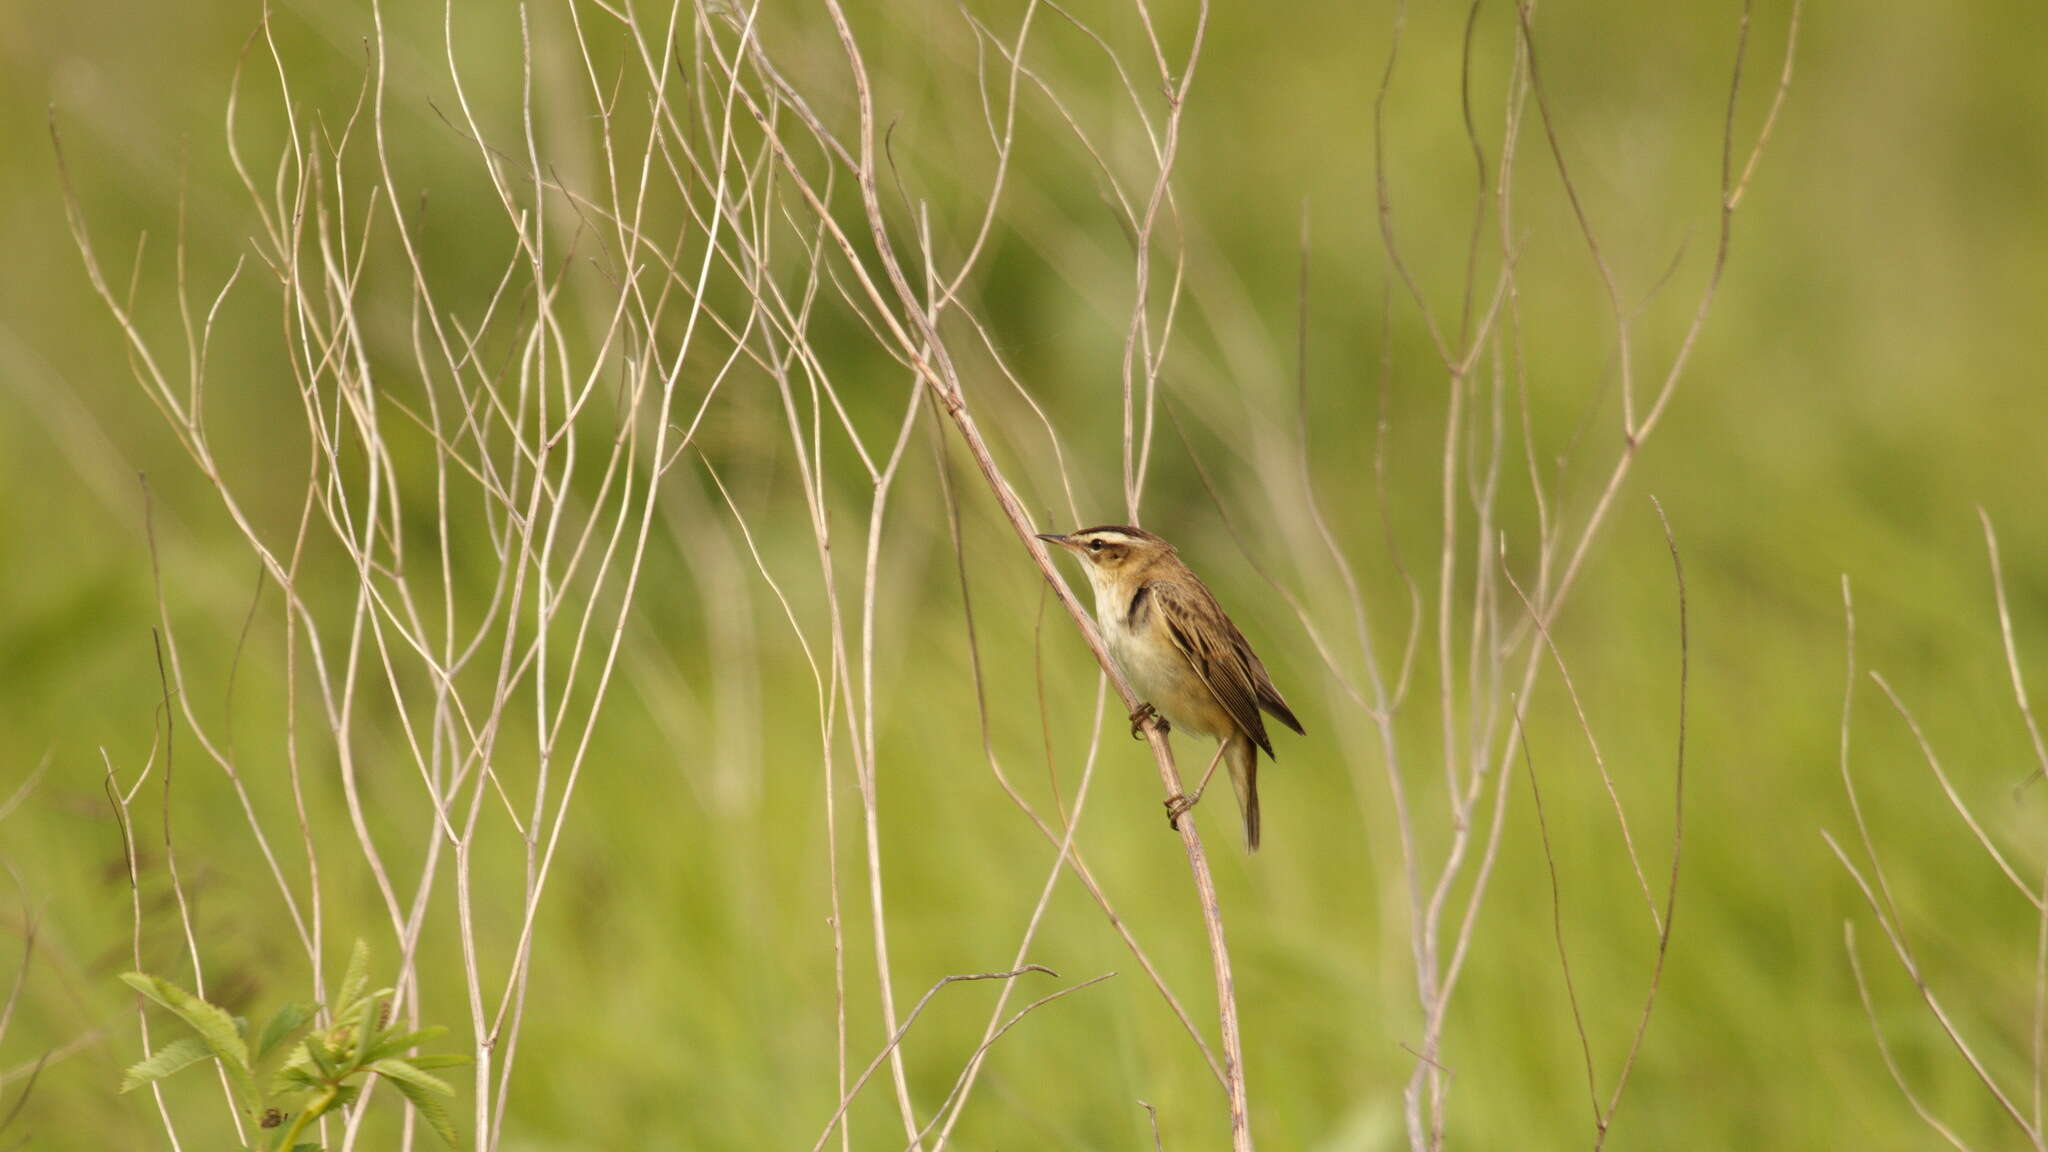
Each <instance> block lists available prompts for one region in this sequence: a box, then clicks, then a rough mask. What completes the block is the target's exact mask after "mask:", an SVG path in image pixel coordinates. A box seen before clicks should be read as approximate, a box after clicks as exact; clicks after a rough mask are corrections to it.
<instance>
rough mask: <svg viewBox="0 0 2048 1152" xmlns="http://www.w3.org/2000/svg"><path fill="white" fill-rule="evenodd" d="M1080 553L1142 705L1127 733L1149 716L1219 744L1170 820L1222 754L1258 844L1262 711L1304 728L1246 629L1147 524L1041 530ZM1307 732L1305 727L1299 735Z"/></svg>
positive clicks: (1116, 654) (1099, 612)
mask: <svg viewBox="0 0 2048 1152" xmlns="http://www.w3.org/2000/svg"><path fill="white" fill-rule="evenodd" d="M1038 538H1039V539H1040V540H1043V541H1045V542H1047V543H1048V544H1057V545H1059V546H1060V547H1062V548H1065V549H1066V550H1068V551H1069V552H1072V553H1073V554H1074V555H1076V556H1079V557H1080V558H1081V566H1082V568H1083V569H1085V570H1086V571H1087V573H1088V583H1089V584H1090V585H1092V586H1093V587H1094V589H1095V619H1096V622H1097V624H1098V625H1099V626H1100V627H1101V629H1102V638H1103V641H1104V642H1105V643H1106V644H1107V645H1108V647H1109V654H1110V656H1111V657H1112V658H1113V659H1115V661H1116V662H1117V667H1119V668H1121V669H1122V670H1123V674H1124V678H1125V679H1126V680H1129V681H1130V682H1131V687H1132V688H1133V689H1135V690H1136V691H1137V693H1138V695H1139V697H1141V698H1142V699H1144V700H1145V701H1146V703H1144V704H1142V705H1140V706H1139V708H1138V710H1137V711H1136V712H1134V713H1132V714H1131V733H1132V735H1136V734H1137V733H1138V726H1139V725H1140V724H1141V723H1143V721H1144V720H1145V719H1146V718H1148V717H1150V716H1155V715H1156V716H1161V717H1163V718H1164V719H1165V721H1166V723H1167V724H1168V725H1170V726H1171V727H1174V728H1181V729H1185V730H1186V731H1189V732H1193V733H1195V734H1197V735H1201V736H1208V737H1210V738H1212V739H1215V740H1218V741H1221V742H1222V746H1221V747H1219V748H1218V749H1217V750H1216V758H1215V759H1211V760H1210V761H1209V768H1208V771H1206V772H1204V773H1203V774H1202V782H1201V783H1200V784H1199V785H1197V786H1196V787H1195V794H1194V795H1193V796H1192V797H1189V796H1176V797H1174V798H1173V799H1172V800H1169V801H1167V802H1166V814H1167V821H1168V822H1169V823H1173V824H1175V825H1176V826H1178V822H1179V819H1180V814H1181V813H1183V812H1186V811H1187V810H1188V809H1190V808H1192V807H1194V806H1195V803H1196V801H1199V800H1200V799H1201V798H1202V792H1203V790H1204V789H1206V788H1207V787H1208V784H1209V777H1210V776H1211V775H1213V774H1214V773H1215V771H1216V763H1217V760H1219V759H1227V760H1229V761H1230V782H1231V784H1232V785H1233V786H1234V787H1235V788H1236V790H1237V805H1238V808H1239V809H1240V810H1241V811H1242V812H1243V813H1244V842H1245V848H1246V849H1247V850H1249V851H1253V852H1256V851H1258V848H1259V750H1260V749H1261V748H1263V749H1265V752H1266V755H1267V756H1272V755H1273V742H1272V741H1271V740H1269V739H1268V738H1267V737H1266V724H1265V720H1264V718H1263V717H1261V716H1260V715H1259V712H1260V710H1261V709H1264V710H1265V711H1266V712H1267V713H1268V714H1270V715H1271V716H1272V717H1273V718H1274V719H1276V720H1278V721H1280V722H1281V723H1282V724H1285V725H1287V726H1288V727H1289V728H1292V729H1294V730H1295V731H1296V732H1302V727H1301V721H1299V720H1296V719H1295V718H1294V712H1293V711H1292V710H1291V709H1289V708H1288V707H1287V701H1285V700H1282V699H1281V698H1280V690H1279V689H1277V688H1275V687H1273V681H1272V678H1271V677H1269V676H1267V675H1266V666H1265V665H1264V664H1261V663H1259V658H1258V656H1257V654H1255V653H1254V652H1253V651H1252V646H1251V644H1250V643H1249V642H1248V641H1246V640H1245V638H1244V633H1242V632H1239V631H1238V630H1237V625H1235V624H1232V623H1231V622H1230V617H1228V616H1226V615H1224V613H1223V607H1222V606H1221V605H1219V604H1217V603H1216V597H1215V595H1214V594H1212V593H1211V592H1210V591H1209V588H1208V586H1207V585H1205V584H1203V583H1202V581H1201V580H1200V579H1199V578H1198V577H1196V575H1195V574H1194V572H1193V571H1191V570H1190V569H1189V568H1188V566H1187V565H1186V564H1184V563H1182V562H1181V558H1180V555H1179V553H1177V552H1175V551H1174V549H1173V545H1171V544H1168V543H1167V542H1166V541H1164V540H1162V539H1160V538H1159V537H1157V536H1154V535H1153V534H1152V533H1150V532H1147V531H1145V530H1144V529H1142V528H1130V527H1126V526H1124V525H1120V524H1107V525H1104V526H1102V527H1099V528H1083V529H1081V530H1080V531H1078V532H1070V533H1068V534H1066V535H1064V536H1062V535H1059V534H1058V533H1041V534H1040V535H1039V537H1038ZM1306 734H1307V733H1305V732H1303V735H1306Z"/></svg>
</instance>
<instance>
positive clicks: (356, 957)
mask: <svg viewBox="0 0 2048 1152" xmlns="http://www.w3.org/2000/svg"><path fill="white" fill-rule="evenodd" d="M369 985H370V945H369V943H368V942H366V941H365V940H363V939H362V938H361V937H357V938H356V943H355V947H354V948H351V949H350V950H349V954H348V970H347V972H346V973H345V974H344V975H343V976H342V978H341V996H340V998H339V999H337V1000H335V1002H334V1015H335V1018H336V1019H340V1018H341V1017H344V1016H346V1015H348V1014H349V1013H350V1012H353V1011H355V1008H356V1001H357V1000H359V999H361V998H362V995H363V989H365V988H367V987H369Z"/></svg>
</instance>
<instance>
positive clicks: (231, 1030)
mask: <svg viewBox="0 0 2048 1152" xmlns="http://www.w3.org/2000/svg"><path fill="white" fill-rule="evenodd" d="M121 980H122V982H123V983H125V984H127V985H128V986H129V987H130V988H133V989H135V990H136V991H137V992H140V993H142V994H143V995H144V996H147V997H149V998H150V999H151V1000H154V1001H156V1002H157V1003H158V1004H161V1005H162V1006H164V1007H165V1008H168V1009H170V1011H171V1012H173V1013H175V1014H176V1015H177V1017H178V1019H180V1020H183V1021H184V1022H185V1023H186V1024H187V1025H189V1026H190V1027H191V1029H192V1030H193V1031H194V1032H197V1033H199V1038H200V1039H202V1040H204V1041H205V1042H206V1046H207V1047H208V1048H211V1049H212V1050H213V1054H214V1055H216V1056H218V1057H220V1058H221V1059H222V1060H223V1061H228V1062H230V1063H233V1064H234V1065H235V1066H237V1067H239V1068H242V1069H245V1070H246V1069H247V1068H248V1067H249V1045H248V1042H247V1041H245V1040H243V1039H242V1033H241V1031H240V1030H238V1029H237V1028H236V1027H235V1018H234V1017H232V1016H230V1015H228V1014H227V1012H226V1010H224V1009H222V1008H221V1007H219V1006H218V1005H214V1004H209V1003H207V1002H206V1001H204V1000H201V999H200V998H199V997H197V996H194V995H193V994H191V993H190V992H187V991H185V990H184V989H183V988H180V987H178V986H177V985H176V984H173V983H171V982H170V981H168V980H165V979H163V978H162V977H160V976H151V975H149V974H148V973H146V972H127V973H123V974H122V976H121Z"/></svg>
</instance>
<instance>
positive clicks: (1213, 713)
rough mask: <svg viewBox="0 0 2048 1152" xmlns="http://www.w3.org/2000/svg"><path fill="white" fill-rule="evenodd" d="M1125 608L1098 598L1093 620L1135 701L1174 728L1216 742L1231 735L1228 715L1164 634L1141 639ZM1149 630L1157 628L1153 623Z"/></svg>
mask: <svg viewBox="0 0 2048 1152" xmlns="http://www.w3.org/2000/svg"><path fill="white" fill-rule="evenodd" d="M1125 608H1127V606H1126V605H1110V604H1107V603H1105V602H1104V600H1103V598H1102V597H1101V596H1099V595H1098V596H1097V598H1096V605H1095V609H1096V611H1095V616H1096V622H1097V623H1098V625H1099V626H1100V627H1101V629H1102V639H1103V642H1104V644H1105V645H1106V646H1107V647H1108V648H1109V655H1110V658H1111V659H1112V660H1115V661H1116V664H1117V667H1118V668H1119V669H1121V670H1122V672H1123V674H1124V679H1126V680H1129V681H1130V682H1131V688H1132V690H1133V691H1135V692H1137V694H1138V698H1139V699H1141V700H1144V701H1145V702H1147V703H1149V704H1151V705H1152V706H1153V707H1154V708H1157V709H1158V710H1159V713H1160V715H1162V716H1164V717H1166V719H1167V722H1168V723H1170V724H1172V725H1173V726H1174V727H1175V728H1179V729H1183V730H1185V731H1187V732H1190V733H1194V734H1196V735H1200V736H1208V737H1211V738H1216V739H1220V738H1222V737H1223V736H1226V735H1228V734H1229V733H1230V731H1231V723H1230V717H1229V714H1228V713H1226V712H1225V711H1224V710H1223V707H1222V706H1221V705H1219V704H1217V703H1216V698H1215V696H1214V695H1213V694H1212V693H1211V692H1210V691H1209V688H1208V686H1207V685H1205V684H1203V683H1202V679H1201V677H1199V676H1197V675H1196V674H1195V670H1194V669H1193V668H1192V667H1191V666H1190V665H1189V664H1188V661H1187V658H1186V657H1184V656H1182V655H1181V654H1180V650H1179V649H1178V648H1175V647H1174V646H1173V644H1172V643H1171V642H1170V641H1168V640H1167V639H1166V637H1165V635H1164V634H1163V633H1162V634H1158V635H1155V636H1152V637H1148V638H1143V639H1141V638H1140V637H1139V636H1137V635H1134V634H1133V633H1132V632H1131V629H1130V627H1129V620H1128V618H1127V617H1126V616H1125V614H1124V610H1125ZM1148 626H1149V627H1150V628H1158V627H1159V624H1158V622H1157V621H1156V620H1154V621H1149V622H1148Z"/></svg>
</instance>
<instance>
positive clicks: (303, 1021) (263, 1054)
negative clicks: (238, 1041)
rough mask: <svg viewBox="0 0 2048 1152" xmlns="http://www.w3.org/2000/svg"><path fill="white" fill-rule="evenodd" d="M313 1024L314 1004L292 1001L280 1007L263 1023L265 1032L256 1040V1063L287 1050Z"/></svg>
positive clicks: (261, 1062) (263, 1061)
mask: <svg viewBox="0 0 2048 1152" xmlns="http://www.w3.org/2000/svg"><path fill="white" fill-rule="evenodd" d="M312 1026H313V1006H312V1005H311V1004H305V1003H301V1002H299V1001H296V1000H294V1001H292V1002H291V1003H289V1004H286V1005H285V1006H284V1007H282V1008H279V1009H278V1010H277V1013H276V1014H275V1015H273V1016H272V1017H271V1018H270V1020H269V1022H268V1023H266V1024H264V1025H263V1034H262V1035H261V1037H259V1038H258V1039H257V1041H256V1063H257V1064H259V1065H260V1064H263V1063H265V1062H266V1061H268V1060H270V1059H271V1058H272V1057H275V1056H277V1055H279V1054H281V1053H283V1052H285V1051H287V1050H288V1049H289V1048H290V1046H291V1042H292V1041H293V1040H296V1039H298V1038H299V1037H300V1036H303V1035H305V1034H306V1029H308V1028H310V1027H312Z"/></svg>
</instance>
